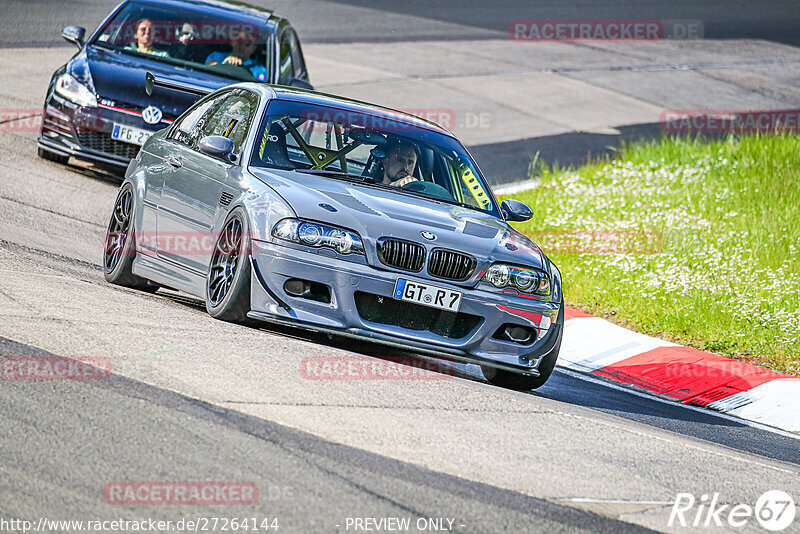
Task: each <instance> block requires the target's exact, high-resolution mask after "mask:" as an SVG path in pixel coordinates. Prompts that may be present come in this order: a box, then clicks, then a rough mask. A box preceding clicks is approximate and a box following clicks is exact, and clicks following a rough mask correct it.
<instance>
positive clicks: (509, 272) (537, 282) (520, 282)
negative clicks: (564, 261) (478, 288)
mask: <svg viewBox="0 0 800 534" xmlns="http://www.w3.org/2000/svg"><path fill="white" fill-rule="evenodd" d="M483 280H484V281H486V282H489V283H490V284H492V285H494V286H495V287H499V288H503V287H506V286H510V287H514V288H516V289H518V290H520V291H523V292H525V293H533V294H535V295H549V294H550V277H549V276H547V274H546V273H544V272H542V271H537V270H535V269H526V268H524V267H515V266H513V265H505V264H503V263H495V264H494V265H492V266H491V267H489V269H488V270H487V271H486V274H484V275H483Z"/></svg>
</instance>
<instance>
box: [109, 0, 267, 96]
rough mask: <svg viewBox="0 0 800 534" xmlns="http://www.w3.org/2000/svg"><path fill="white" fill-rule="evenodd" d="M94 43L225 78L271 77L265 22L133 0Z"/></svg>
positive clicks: (247, 79) (256, 78)
mask: <svg viewBox="0 0 800 534" xmlns="http://www.w3.org/2000/svg"><path fill="white" fill-rule="evenodd" d="M93 44H94V45H95V46H98V47H101V48H107V49H111V50H117V51H119V52H123V53H125V54H130V55H133V56H140V57H146V58H148V59H151V60H154V61H160V62H163V63H169V64H172V65H177V66H180V67H184V68H191V69H194V70H203V71H208V72H211V73H214V74H217V75H220V76H224V77H226V78H234V79H237V80H242V81H253V80H254V79H255V80H260V81H264V82H266V81H269V63H268V60H267V58H268V57H269V55H268V53H267V33H266V30H265V28H263V27H260V26H258V25H255V24H252V23H249V22H243V21H238V20H235V19H220V18H219V17H216V16H211V15H208V14H203V13H198V12H195V11H187V10H180V9H173V8H171V7H170V8H169V9H165V8H160V7H156V6H151V5H145V4H137V3H135V2H133V3H130V4H128V5H126V6H125V7H124V8H123V9H122V10H121V11H120V12H119V13H117V14H116V16H114V17H113V19H111V20H110V21H109V22H108V23H107V24H106V25H105V26H104V27H103V29H102V30H101V31H100V32H99V33H98V34H97V38H96V39H95V40H94V41H93Z"/></svg>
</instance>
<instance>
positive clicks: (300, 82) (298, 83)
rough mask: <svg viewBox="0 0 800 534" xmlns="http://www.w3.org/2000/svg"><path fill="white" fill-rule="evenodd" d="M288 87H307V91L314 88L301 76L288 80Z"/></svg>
mask: <svg viewBox="0 0 800 534" xmlns="http://www.w3.org/2000/svg"><path fill="white" fill-rule="evenodd" d="M289 87H296V88H297V89H308V90H309V91H313V90H314V86H313V85H311V84H310V83H308V80H304V79H302V78H292V79H291V80H290V81H289Z"/></svg>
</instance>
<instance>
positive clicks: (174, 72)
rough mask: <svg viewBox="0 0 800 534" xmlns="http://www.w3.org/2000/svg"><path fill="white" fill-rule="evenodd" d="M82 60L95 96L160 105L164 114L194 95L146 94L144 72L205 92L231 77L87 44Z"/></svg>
mask: <svg viewBox="0 0 800 534" xmlns="http://www.w3.org/2000/svg"><path fill="white" fill-rule="evenodd" d="M76 60H78V61H80V60H84V61H85V62H86V64H87V66H88V69H89V72H90V74H91V79H92V81H93V82H94V87H95V90H96V91H97V94H98V96H99V97H100V98H101V99H104V100H111V101H114V102H115V103H116V105H118V106H122V107H125V105H126V104H127V105H129V106H134V107H140V108H145V107H147V106H150V105H153V106H158V107H159V108H161V111H162V112H164V114H165V115H166V116H169V117H176V116H178V115H180V114H181V113H183V112H184V111H185V110H186V108H188V107H189V106H190V105H192V104H193V103H194V102H195V101H196V100H197V98H198V97H197V95H194V94H190V93H184V92H181V91H162V90H158V89H157V90H155V91H154V92H153V95H152V96H148V95H147V93H146V92H145V90H144V85H145V79H144V78H145V73H146V72H148V71H149V72H152V73H153V75H155V77H156V78H157V79H165V80H171V81H177V82H183V83H187V84H191V85H196V86H198V87H202V88H205V89H208V90H209V92H211V91H213V90H216V89H219V88H220V87H223V86H225V85H229V84H231V83H234V82H233V81H232V80H229V79H227V78H222V77H219V76H214V75H212V74H208V73H205V72H200V71H193V70H189V69H183V68H179V67H176V66H173V65H167V64H165V63H160V62H158V61H151V60H148V59H146V58H140V57H133V56H129V55H126V54H123V53H122V52H117V51H114V50H106V49H103V48H98V47H96V46H91V45H90V46H87V47H86V54H85V58H76Z"/></svg>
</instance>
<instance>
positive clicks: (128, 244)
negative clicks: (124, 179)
mask: <svg viewBox="0 0 800 534" xmlns="http://www.w3.org/2000/svg"><path fill="white" fill-rule="evenodd" d="M134 199H135V195H134V193H133V186H132V185H131V184H129V183H126V184H124V185H123V186H122V187H121V188H120V190H119V193H117V200H116V201H115V202H114V210H113V211H112V212H111V220H110V221H109V222H108V229H107V230H106V238H105V243H104V246H103V274H104V275H105V278H106V281H108V282H111V283H112V284H117V285H120V286H126V287H132V288H134V289H141V290H143V291H149V292H155V291H156V290H157V289H158V285H156V284H153V283H152V282H149V281H148V280H145V279H144V278H141V277H139V276H136V275H135V274H133V270H132V267H133V260H134V259H135V258H136V237H135V235H134V224H133V215H134V213H135V209H134V202H135V200H134Z"/></svg>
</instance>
